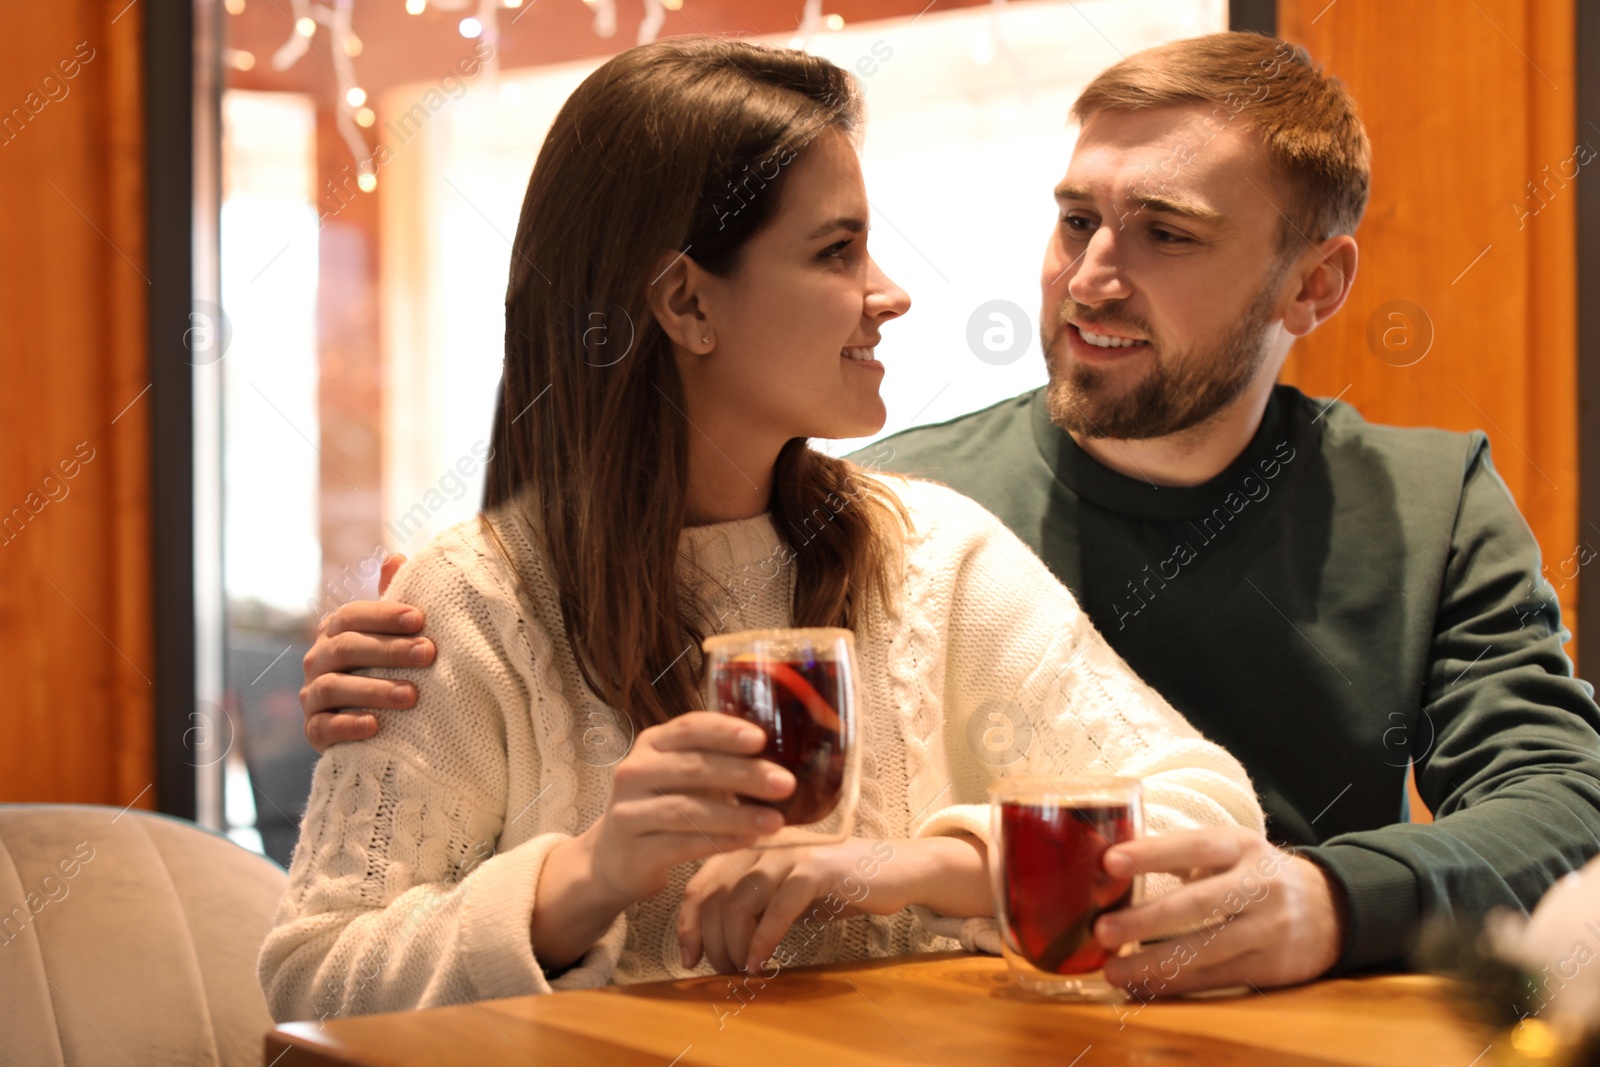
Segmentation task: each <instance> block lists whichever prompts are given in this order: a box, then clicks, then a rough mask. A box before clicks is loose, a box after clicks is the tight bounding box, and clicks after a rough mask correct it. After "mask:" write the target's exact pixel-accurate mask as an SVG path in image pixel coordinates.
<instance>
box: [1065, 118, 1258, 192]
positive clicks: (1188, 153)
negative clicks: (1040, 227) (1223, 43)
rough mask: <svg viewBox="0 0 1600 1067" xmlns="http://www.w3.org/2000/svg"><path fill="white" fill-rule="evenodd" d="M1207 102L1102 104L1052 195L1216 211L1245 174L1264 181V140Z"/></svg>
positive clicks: (1240, 184) (1253, 180) (1242, 182)
mask: <svg viewBox="0 0 1600 1067" xmlns="http://www.w3.org/2000/svg"><path fill="white" fill-rule="evenodd" d="M1211 110H1212V109H1211V108H1210V107H1209V106H1208V105H1196V106H1193V107H1190V106H1183V107H1170V108H1152V109H1149V110H1144V111H1103V112H1097V113H1096V114H1094V115H1091V116H1090V117H1089V119H1088V120H1087V121H1086V122H1085V123H1084V125H1083V129H1082V130H1081V131H1080V133H1079V136H1078V141H1077V144H1076V145H1075V146H1074V147H1073V151H1072V160H1071V162H1070V163H1069V164H1068V166H1067V174H1066V177H1065V178H1064V179H1062V181H1061V182H1060V184H1059V185H1057V187H1056V195H1057V197H1058V198H1071V199H1081V200H1092V199H1099V198H1101V197H1108V196H1109V197H1114V198H1117V199H1126V200H1138V201H1141V202H1144V203H1146V205H1147V206H1149V207H1151V208H1156V207H1158V206H1159V202H1163V201H1164V202H1167V203H1168V204H1170V205H1173V206H1177V205H1182V206H1183V208H1184V210H1181V211H1177V212H1175V213H1179V214H1194V215H1196V216H1200V217H1203V216H1205V215H1207V214H1215V213H1217V212H1220V211H1223V210H1224V209H1225V208H1226V206H1227V204H1228V203H1229V202H1230V201H1232V200H1233V199H1234V198H1235V197H1234V196H1233V195H1232V194H1234V193H1235V192H1236V191H1237V189H1238V188H1239V187H1243V188H1244V189H1246V190H1248V188H1249V186H1248V184H1246V179H1248V181H1249V182H1251V183H1255V184H1257V185H1260V184H1261V182H1263V181H1264V180H1266V174H1265V171H1266V166H1265V164H1266V159H1265V146H1263V145H1261V143H1260V141H1259V140H1258V139H1257V138H1256V137H1255V136H1254V135H1253V134H1252V133H1251V132H1250V131H1248V130H1247V129H1246V127H1245V126H1244V125H1243V124H1242V123H1237V122H1235V123H1228V122H1227V121H1226V120H1227V118H1228V116H1227V113H1226V112H1225V111H1224V112H1223V113H1222V114H1221V115H1220V116H1212V115H1211Z"/></svg>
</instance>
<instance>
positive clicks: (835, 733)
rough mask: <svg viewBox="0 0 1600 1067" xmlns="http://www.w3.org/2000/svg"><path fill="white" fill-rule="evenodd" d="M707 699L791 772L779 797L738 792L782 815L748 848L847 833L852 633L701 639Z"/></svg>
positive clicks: (853, 790)
mask: <svg viewBox="0 0 1600 1067" xmlns="http://www.w3.org/2000/svg"><path fill="white" fill-rule="evenodd" d="M703 647H704V649H705V654H706V679H707V688H708V689H709V690H710V692H709V703H708V705H707V706H708V707H709V708H710V709H711V710H712V711H721V712H724V713H726V714H729V715H737V716H738V717H739V718H741V719H745V720H747V721H749V722H753V723H755V724H756V725H757V726H759V727H761V729H762V731H763V732H765V733H766V735H767V745H766V748H765V749H763V750H762V751H761V753H760V756H761V758H762V759H765V760H770V761H772V762H773V763H776V764H778V765H779V766H780V767H783V768H785V769H786V770H788V771H789V772H790V773H792V774H793V775H794V778H795V788H794V792H792V793H790V794H789V795H788V796H787V797H785V798H784V799H782V800H758V799H754V798H751V797H744V796H741V797H739V803H741V804H764V805H767V806H768V807H772V808H776V809H777V810H778V811H779V812H781V813H782V814H783V817H784V825H783V826H782V827H781V828H780V829H778V830H776V831H774V832H773V833H770V834H766V835H763V836H762V837H761V838H759V839H758V840H757V841H756V844H755V847H756V848H779V847H783V846H786V845H827V844H836V843H838V842H840V841H843V840H844V839H845V838H847V837H849V836H850V830H851V828H852V827H853V826H854V825H855V814H856V802H857V799H858V798H859V796H860V790H861V746H860V745H859V744H857V725H856V715H857V713H856V641H855V635H854V634H852V633H851V632H850V631H849V630H843V629H837V628H832V627H827V628H813V629H790V630H748V631H745V632H743V633H735V634H725V635H722V636H718V637H711V638H707V639H706V642H705V644H704V646H703Z"/></svg>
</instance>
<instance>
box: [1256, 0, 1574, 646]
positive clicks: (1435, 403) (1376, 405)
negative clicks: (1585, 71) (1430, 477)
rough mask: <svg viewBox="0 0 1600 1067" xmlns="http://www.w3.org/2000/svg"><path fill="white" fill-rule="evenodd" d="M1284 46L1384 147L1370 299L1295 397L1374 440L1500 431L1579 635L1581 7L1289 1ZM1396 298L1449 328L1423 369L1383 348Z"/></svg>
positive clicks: (1303, 358) (1500, 444) (1326, 344)
mask: <svg viewBox="0 0 1600 1067" xmlns="http://www.w3.org/2000/svg"><path fill="white" fill-rule="evenodd" d="M1278 31H1279V35H1280V36H1283V37H1285V38H1287V39H1289V40H1291V41H1294V42H1296V43H1299V44H1303V45H1305V46H1306V48H1307V49H1309V50H1310V52H1311V54H1312V55H1313V56H1314V57H1316V59H1317V60H1318V61H1320V62H1321V63H1322V64H1323V65H1324V67H1325V68H1326V69H1327V70H1329V71H1330V72H1332V73H1333V74H1336V75H1337V76H1338V77H1339V78H1341V79H1342V80H1343V81H1344V82H1345V84H1346V85H1347V86H1348V87H1349V88H1350V90H1351V92H1352V93H1353V94H1354V96H1355V98H1356V100H1357V102H1358V104H1359V106H1360V109H1361V115H1362V118H1363V120H1364V121H1365V123H1366V126H1367V132H1368V134H1369V135H1370V137H1371V139H1372V147H1373V183H1372V199H1371V202H1370V205H1369V206H1368V208H1367V214H1366V219H1365V221H1363V222H1362V224H1361V227H1360V229H1359V230H1358V231H1357V234H1356V239H1357V241H1358V242H1359V244H1360V248H1361V262H1360V266H1359V268H1358V272H1357V278H1356V283H1355V288H1354V292H1353V293H1352V295H1351V298H1350V301H1349V303H1348V304H1347V305H1346V306H1345V308H1344V310H1343V311H1342V312H1340V313H1339V314H1338V315H1337V316H1335V317H1334V319H1332V320H1331V321H1329V322H1328V323H1326V324H1325V325H1324V326H1322V327H1321V328H1320V329H1318V330H1317V332H1316V333H1315V334H1313V335H1312V336H1311V337H1309V338H1306V339H1304V340H1302V341H1301V342H1299V343H1298V344H1297V345H1296V346H1295V350H1294V352H1293V353H1292V354H1291V355H1290V358H1289V362H1288V364H1287V365H1286V367H1285V369H1284V375H1283V377H1284V380H1286V381H1289V382H1292V383H1293V384H1295V385H1297V386H1299V387H1300V388H1302V389H1304V390H1306V391H1307V392H1309V393H1312V394H1314V395H1320V396H1329V397H1332V396H1336V395H1340V396H1342V397H1343V398H1344V399H1345V400H1348V401H1350V402H1351V403H1353V404H1354V405H1355V406H1356V407H1357V408H1359V409H1360V410H1361V412H1362V413H1363V414H1364V415H1365V416H1366V418H1368V419H1369V420H1372V421H1374V422H1386V423H1394V424H1398V425H1411V426H1440V427H1444V428H1447V429H1454V430H1470V429H1482V430H1484V431H1485V432H1486V433H1488V435H1489V438H1490V441H1491V445H1492V449H1493V456H1494V462H1495V466H1496V468H1497V469H1498V470H1499V472H1500V474H1501V476H1502V477H1503V478H1504V479H1505V481H1506V483H1507V485H1509V486H1510V488H1511V491H1512V493H1513V494H1514V495H1515V497H1516V499H1517V502H1518V503H1519V505H1520V506H1521V507H1522V511H1523V514H1524V515H1525V516H1526V517H1527V519H1528V522H1529V524H1530V525H1531V526H1532V527H1533V530H1534V532H1535V534H1536V535H1537V536H1538V538H1539V543H1540V545H1541V547H1542V548H1543V551H1544V559H1545V565H1546V575H1547V577H1548V578H1549V579H1550V581H1551V583H1552V585H1554V586H1555V588H1556V590H1557V592H1558V595H1559V596H1560V598H1561V604H1562V611H1563V618H1564V619H1565V620H1566V621H1567V624H1568V625H1569V626H1573V627H1574V628H1575V624H1576V617H1577V614H1576V609H1577V594H1578V583H1577V573H1578V569H1579V566H1580V564H1581V563H1582V562H1586V561H1588V560H1589V559H1590V558H1592V557H1593V555H1594V554H1595V553H1600V531H1597V530H1587V531H1583V533H1581V534H1580V532H1579V530H1578V467H1577V462H1578V460H1577V457H1578V446H1577V395H1576V390H1577V338H1576V329H1577V304H1576V297H1577V290H1576V264H1575V248H1576V241H1575V234H1576V225H1577V216H1576V206H1577V197H1576V195H1575V186H1574V175H1575V174H1576V173H1577V172H1578V169H1579V167H1580V166H1581V162H1580V161H1581V160H1583V159H1592V158H1593V157H1592V154H1591V153H1590V152H1578V153H1577V155H1576V156H1575V148H1576V147H1577V145H1578V143H1579V142H1587V144H1588V145H1593V146H1595V147H1596V148H1600V134H1597V133H1594V132H1593V131H1589V132H1590V136H1588V137H1582V136H1579V135H1578V134H1576V133H1575V132H1574V104H1573V101H1574V70H1573V54H1574V46H1573V0H1470V2H1466V3H1463V2H1461V0H1407V2H1405V3H1393V2H1392V0H1337V2H1336V3H1332V4H1330V3H1328V0H1303V2H1302V0H1280V3H1279V7H1278ZM1583 170H1584V171H1587V170H1588V167H1587V166H1584V167H1583ZM1589 180H1591V181H1593V180H1595V179H1593V178H1590V179H1589ZM1530 183H1532V184H1530ZM1396 300H1403V301H1409V302H1410V303H1412V304H1414V305H1416V306H1417V307H1419V308H1420V309H1422V311H1423V312H1424V313H1425V315H1426V317H1427V319H1428V320H1430V321H1431V323H1432V331H1433V339H1432V346H1431V348H1430V349H1429V350H1428V351H1427V354H1426V355H1425V356H1424V357H1423V358H1422V359H1421V360H1420V361H1419V362H1416V363H1415V364H1413V365H1410V366H1399V365H1398V364H1400V363H1403V362H1405V361H1406V358H1407V357H1403V356H1401V355H1399V354H1398V353H1394V352H1390V353H1388V354H1387V358H1382V357H1380V355H1378V354H1375V352H1374V350H1373V349H1371V348H1369V345H1368V324H1369V321H1370V320H1371V319H1372V318H1373V317H1374V313H1375V312H1376V311H1377V310H1378V309H1379V308H1380V307H1381V306H1382V305H1384V304H1386V303H1388V302H1390V301H1396ZM1419 321H1420V320H1419ZM1396 339H1397V340H1398V337H1396ZM1379 347H1380V348H1381V347H1382V346H1381V345H1380V346H1379ZM1580 550H1582V551H1581V554H1580Z"/></svg>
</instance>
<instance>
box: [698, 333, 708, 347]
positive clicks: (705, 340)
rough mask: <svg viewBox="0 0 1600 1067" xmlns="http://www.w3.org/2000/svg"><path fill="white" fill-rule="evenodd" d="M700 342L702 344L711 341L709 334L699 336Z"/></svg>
mask: <svg viewBox="0 0 1600 1067" xmlns="http://www.w3.org/2000/svg"><path fill="white" fill-rule="evenodd" d="M700 343H701V344H703V345H708V344H710V343H711V335H710V334H706V335H705V336H703V337H701V338H700Z"/></svg>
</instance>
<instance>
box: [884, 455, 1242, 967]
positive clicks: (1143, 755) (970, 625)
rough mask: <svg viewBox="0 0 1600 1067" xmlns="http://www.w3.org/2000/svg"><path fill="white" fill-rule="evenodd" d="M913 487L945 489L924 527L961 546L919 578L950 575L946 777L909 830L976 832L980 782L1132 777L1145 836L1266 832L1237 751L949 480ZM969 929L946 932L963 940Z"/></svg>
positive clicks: (983, 835)
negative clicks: (1204, 732)
mask: <svg viewBox="0 0 1600 1067" xmlns="http://www.w3.org/2000/svg"><path fill="white" fill-rule="evenodd" d="M918 489H919V491H920V492H921V493H928V492H930V491H931V490H935V489H937V490H938V495H939V496H942V497H945V498H946V499H945V500H943V501H941V502H940V506H939V508H938V511H937V526H936V527H935V528H934V529H933V530H932V531H931V532H930V537H931V538H933V539H936V540H937V541H940V542H945V543H946V544H950V543H952V542H953V543H954V544H955V545H957V546H959V547H958V549H957V550H956V551H955V552H953V553H951V552H948V551H944V550H941V551H939V552H938V553H934V554H933V555H934V557H935V559H934V563H933V566H934V567H935V568H936V569H935V571H934V573H931V574H928V575H925V579H926V580H927V581H929V582H930V583H932V584H933V585H934V586H938V585H939V584H941V583H949V595H948V597H943V596H938V595H935V596H932V597H930V598H928V599H929V601H930V602H931V603H935V604H938V603H947V604H948V617H947V618H946V619H944V620H942V622H943V632H944V633H945V635H946V636H945V638H944V652H945V656H946V668H945V675H944V692H943V694H942V698H943V705H944V738H943V742H944V743H943V751H944V755H945V761H946V764H947V767H948V779H947V783H946V784H947V788H946V791H945V793H944V795H943V796H942V797H941V798H939V799H940V802H941V803H942V806H933V807H930V811H929V813H928V814H927V815H926V816H925V817H924V818H922V819H921V820H920V821H919V822H918V823H917V825H915V826H914V827H913V832H914V833H916V835H917V836H919V837H920V836H928V835H932V834H949V833H969V834H972V835H973V836H975V837H977V838H979V839H980V840H982V841H984V842H987V841H988V840H989V805H988V798H987V789H988V786H989V784H990V783H991V782H993V781H995V780H997V779H999V778H1000V777H1002V776H1011V775H1019V774H1030V775H1049V776H1063V775H1081V774H1087V775H1115V776H1121V777H1129V778H1138V779H1141V780H1142V781H1143V784H1144V812H1145V832H1146V833H1148V834H1151V835H1160V834H1169V833H1175V832H1178V831H1182V830H1192V829H1198V828H1200V827H1205V826H1227V825H1239V826H1246V827H1249V828H1251V829H1253V830H1257V831H1262V830H1264V818H1263V815H1262V811H1261V804H1260V801H1259V800H1258V799H1257V797H1256V794H1255V790H1254V789H1253V788H1252V787H1251V784H1250V779H1249V776H1248V775H1247V774H1246V773H1245V770H1244V767H1243V766H1241V765H1240V763H1239V761H1238V760H1237V759H1235V758H1234V757H1233V756H1232V755H1231V754H1229V753H1228V752H1227V751H1226V750H1224V749H1223V748H1221V747H1220V746H1218V745H1216V744H1213V743H1212V742H1210V741H1207V740H1206V739H1205V738H1204V737H1202V736H1201V735H1200V733H1199V731H1197V730H1196V729H1195V728H1194V727H1193V726H1192V725H1191V724H1190V723H1189V722H1188V720H1186V719H1185V718H1184V717H1183V716H1182V715H1180V714H1179V713H1178V712H1177V711H1176V710H1174V709H1173V707H1172V706H1171V705H1170V704H1168V703H1167V701H1166V700H1165V699H1164V698H1163V697H1162V696H1161V694H1159V693H1157V692H1156V691H1155V690H1154V689H1152V688H1150V686H1148V685H1146V684H1145V683H1144V682H1143V681H1141V680H1140V679H1139V677H1138V676H1137V675H1135V674H1134V673H1133V671H1132V669H1130V668H1129V667H1128V665H1127V664H1126V663H1125V662H1124V661H1123V660H1122V657H1121V656H1119V655H1118V654H1117V653H1116V651H1115V650H1113V649H1112V648H1111V646H1110V645H1109V644H1107V643H1106V640H1105V638H1104V637H1102V636H1101V634H1100V632H1099V631H1098V630H1096V629H1095V628H1094V625H1093V623H1092V622H1090V620H1089V617H1088V616H1087V614H1085V613H1084V611H1083V610H1082V609H1081V608H1080V607H1079V606H1078V603H1077V601H1076V599H1075V598H1074V597H1073V595H1072V593H1071V592H1070V591H1068V590H1067V588H1066V587H1065V586H1063V585H1062V584H1061V583H1060V582H1058V581H1057V580H1056V579H1055V577H1054V576H1052V575H1051V573H1050V571H1049V570H1048V569H1047V568H1046V567H1045V565H1044V564H1043V563H1042V562H1040V560H1039V559H1038V557H1037V556H1035V555H1034V554H1033V552H1032V551H1031V550H1030V549H1029V548H1028V547H1027V546H1026V545H1024V544H1023V543H1022V542H1021V541H1020V540H1019V539H1018V538H1017V537H1016V535H1015V534H1013V533H1012V532H1011V531H1010V530H1008V529H1007V528H1006V527H1005V526H1004V525H1003V524H1001V522H1000V521H999V520H998V519H996V518H995V517H994V516H992V515H990V514H989V513H988V512H987V511H984V510H983V509H982V508H981V507H980V506H979V505H977V504H976V503H973V502H972V501H970V500H967V499H966V498H965V497H961V496H959V495H958V494H956V493H954V492H953V491H951V490H947V489H943V488H942V487H926V486H919V487H918ZM1177 884H1178V881H1177V879H1176V878H1172V877H1170V876H1165V875H1157V876H1153V877H1151V878H1150V879H1149V880H1148V881H1147V882H1146V893H1147V895H1148V896H1149V897H1152V898H1153V897H1156V896H1159V895H1161V894H1162V893H1164V892H1168V891H1170V890H1171V889H1172V888H1174V887H1176V885H1177ZM925 921H926V920H925ZM973 922H974V921H973V920H968V921H967V924H966V925H967V926H969V927H970V926H972V924H973ZM938 932H949V931H942V930H941V931H938ZM972 933H973V930H971V929H968V930H966V931H965V932H964V933H962V934H960V935H953V936H960V937H961V939H962V941H963V943H967V944H968V947H969V948H971V947H973V946H972V943H971V942H972V937H971V936H970V935H971V934H972ZM979 944H980V946H981V941H980V942H979Z"/></svg>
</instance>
